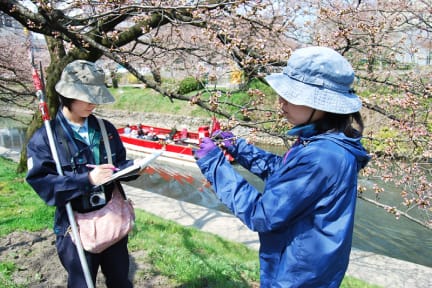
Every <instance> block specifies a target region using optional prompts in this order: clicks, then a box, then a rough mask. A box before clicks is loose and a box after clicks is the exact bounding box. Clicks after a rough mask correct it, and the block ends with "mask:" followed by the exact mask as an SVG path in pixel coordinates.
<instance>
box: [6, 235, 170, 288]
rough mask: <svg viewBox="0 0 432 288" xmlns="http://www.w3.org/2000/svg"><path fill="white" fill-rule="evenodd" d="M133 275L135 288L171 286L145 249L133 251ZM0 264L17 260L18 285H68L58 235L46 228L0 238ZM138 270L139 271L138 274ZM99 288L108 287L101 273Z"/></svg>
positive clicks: (15, 276)
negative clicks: (151, 261) (59, 255)
mask: <svg viewBox="0 0 432 288" xmlns="http://www.w3.org/2000/svg"><path fill="white" fill-rule="evenodd" d="M130 260H131V268H130V271H129V273H130V275H131V277H130V278H131V279H133V283H134V286H135V287H149V288H169V287H175V286H172V285H171V284H169V281H168V279H167V278H165V277H162V276H160V275H156V274H154V273H153V272H152V266H151V265H150V264H149V263H148V262H147V261H146V254H145V251H136V252H131V253H130ZM0 263H4V264H6V263H14V264H15V267H16V268H17V270H16V271H15V272H14V273H13V275H12V279H13V282H14V283H15V284H21V285H25V287H29V288H48V287H66V283H67V275H66V272H65V270H64V268H63V266H62V265H61V264H60V261H59V259H58V257H57V252H56V250H55V236H54V234H53V233H52V232H51V230H49V229H47V230H44V231H39V232H13V233H11V234H9V235H7V236H6V237H3V238H0ZM137 272H139V273H137ZM96 287H105V284H104V279H103V275H102V273H100V272H99V274H98V279H97V283H96Z"/></svg>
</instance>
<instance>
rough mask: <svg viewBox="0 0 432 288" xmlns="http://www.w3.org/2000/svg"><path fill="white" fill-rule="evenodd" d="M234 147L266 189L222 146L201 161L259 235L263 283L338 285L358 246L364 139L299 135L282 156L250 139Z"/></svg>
mask: <svg viewBox="0 0 432 288" xmlns="http://www.w3.org/2000/svg"><path fill="white" fill-rule="evenodd" d="M228 150H229V153H230V154H231V155H232V156H234V158H235V160H236V161H237V163H239V164H240V165H242V166H243V167H245V168H246V169H248V170H249V171H250V172H252V173H253V174H255V175H257V176H258V177H260V178H261V179H263V180H264V181H265V187H264V191H263V193H260V192H259V191H258V190H257V189H256V188H254V187H253V186H252V185H250V184H249V183H248V182H247V181H246V180H245V179H244V178H243V177H242V176H241V175H240V174H239V173H238V172H236V170H235V169H234V168H233V167H232V166H231V164H230V163H229V162H228V161H227V160H226V159H225V156H224V155H223V153H222V151H221V150H220V149H214V150H212V151H210V152H209V153H208V154H207V155H206V156H205V157H203V158H201V159H200V160H198V161H197V164H198V166H199V167H200V169H201V172H202V173H203V175H204V176H205V177H206V178H207V180H208V181H209V182H210V183H211V184H212V186H213V189H214V191H215V193H216V194H217V196H218V197H219V199H220V200H221V201H222V202H223V203H224V204H225V205H226V206H227V207H228V208H229V209H230V210H231V211H232V212H233V213H234V215H236V216H237V217H238V218H239V219H240V220H241V221H242V222H243V223H244V224H246V225H247V226H248V227H249V228H250V229H251V230H253V231H256V232H258V233H259V239H260V250H259V256H260V278H261V279H260V282H261V287H284V288H287V287H314V288H315V287H326V288H328V287H339V285H340V283H341V281H342V279H343V277H344V274H345V271H346V269H347V266H348V261H349V254H350V251H351V243H352V234H353V226H354V212H355V206H356V197H357V175H358V172H359V170H360V169H361V168H363V167H364V166H365V165H366V164H367V162H368V161H369V156H368V155H367V153H366V151H365V149H364V148H363V147H362V145H361V143H360V138H355V139H354V138H348V137H346V136H345V135H344V134H343V133H324V134H319V135H315V136H312V137H300V138H299V140H298V141H297V143H296V144H295V145H294V146H293V147H292V148H291V149H290V150H289V151H288V152H287V153H286V154H285V155H284V156H283V157H281V156H278V155H275V154H272V153H270V152H267V151H264V150H262V149H260V148H258V147H256V146H253V145H250V144H248V143H247V142H246V141H245V140H244V139H240V140H238V141H237V143H236V144H235V145H233V146H230V147H229V148H228Z"/></svg>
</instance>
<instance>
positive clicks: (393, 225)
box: [0, 122, 432, 267]
mask: <svg viewBox="0 0 432 288" xmlns="http://www.w3.org/2000/svg"><path fill="white" fill-rule="evenodd" d="M4 126H5V125H4V123H3V125H2V123H1V122H0V146H3V147H6V148H9V149H15V150H20V149H21V147H22V143H23V142H24V133H25V131H24V128H23V127H18V128H10V127H7V126H6V127H4ZM2 127H3V128H2ZM275 152H276V153H279V152H280V153H283V151H279V152H278V151H275ZM152 167H153V168H154V169H153V170H152V172H151V173H148V174H144V175H142V176H140V177H139V178H138V179H137V180H135V181H132V182H128V185H131V186H134V187H138V188H143V189H145V190H148V191H151V192H154V193H158V194H160V195H164V196H167V197H171V198H175V199H178V200H182V201H186V202H190V203H194V204H198V205H202V206H204V207H208V208H212V209H217V210H220V211H223V212H228V213H229V211H228V210H227V208H226V207H225V206H224V205H223V204H221V203H220V202H219V200H218V199H217V198H216V196H215V194H214V192H213V190H212V188H211V187H210V185H209V184H208V183H207V182H206V181H205V179H204V178H203V177H202V175H201V173H200V171H199V169H198V168H197V167H195V166H185V165H176V164H172V163H166V162H162V161H156V162H154V164H153V166H152ZM235 167H236V170H237V171H238V172H239V173H240V174H242V175H243V176H244V177H245V178H246V179H247V180H248V182H249V183H250V184H252V185H253V186H254V187H256V188H257V189H258V190H260V191H262V189H263V182H262V181H261V180H260V179H259V178H257V177H255V176H254V175H252V174H251V173H249V172H248V171H246V170H245V169H243V168H242V167H240V166H238V165H236V166H235ZM359 181H360V184H362V185H365V186H369V187H372V185H373V184H374V182H371V181H370V180H367V179H360V180H359ZM385 191H386V192H385V197H384V198H385V200H386V201H389V203H398V202H400V200H399V197H400V196H399V192H398V191H396V190H395V189H393V190H392V187H386V190H385ZM369 197H371V198H373V197H374V196H373V195H369ZM353 247H354V248H357V249H361V250H364V251H370V252H374V253H378V254H382V255H386V256H389V257H394V258H398V259H402V260H406V261H409V262H413V263H417V264H421V265H425V266H429V267H432V231H430V230H429V229H426V228H424V227H422V226H421V225H418V224H416V223H413V222H411V221H409V220H406V219H405V218H400V219H396V218H395V217H394V216H392V215H390V214H388V213H387V212H385V211H384V210H383V209H382V208H378V207H376V206H374V205H372V204H369V203H367V202H365V201H362V200H360V199H358V200H357V211H356V219H355V227H354V239H353Z"/></svg>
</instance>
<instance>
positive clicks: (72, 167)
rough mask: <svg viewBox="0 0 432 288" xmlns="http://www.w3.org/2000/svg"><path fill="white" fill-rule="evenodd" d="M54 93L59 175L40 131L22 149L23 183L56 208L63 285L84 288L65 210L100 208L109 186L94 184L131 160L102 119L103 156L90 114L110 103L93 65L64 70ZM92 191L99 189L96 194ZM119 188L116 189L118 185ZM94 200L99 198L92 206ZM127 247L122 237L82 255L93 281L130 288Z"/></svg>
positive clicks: (97, 129)
mask: <svg viewBox="0 0 432 288" xmlns="http://www.w3.org/2000/svg"><path fill="white" fill-rule="evenodd" d="M55 88H56V90H57V92H58V93H59V94H60V102H61V106H60V108H59V110H58V113H57V115H56V117H55V119H53V121H51V126H52V131H53V134H54V136H55V137H54V138H55V141H56V142H55V144H56V147H57V151H58V154H59V162H60V164H61V167H62V171H63V174H64V175H59V173H57V171H56V164H55V162H54V159H53V156H52V154H51V151H50V148H49V143H48V135H47V131H46V129H45V127H42V128H40V129H39V130H38V131H37V132H36V133H35V134H34V135H33V137H32V138H31V139H30V142H29V144H28V146H27V152H28V161H27V163H28V174H27V177H26V180H27V182H28V183H29V184H30V185H31V186H32V187H33V189H34V190H35V191H36V192H37V193H38V194H39V196H40V197H41V198H42V199H43V200H44V201H45V202H46V203H47V204H48V205H51V206H56V211H55V218H54V232H55V234H56V247H57V252H58V255H59V258H60V261H61V263H62V265H63V266H64V268H65V269H66V271H67V272H68V280H67V283H68V284H67V286H68V287H76V288H83V287H87V285H86V280H85V275H84V273H83V270H82V267H81V263H80V258H79V255H78V253H77V249H76V246H75V244H74V243H73V242H72V239H71V235H70V233H68V228H69V226H70V223H69V219H68V216H67V212H66V209H65V205H66V203H68V202H70V203H71V204H72V208H73V210H74V211H77V212H81V213H87V212H90V211H96V210H98V209H100V208H102V207H103V206H104V205H106V203H107V202H108V201H109V200H110V198H111V195H112V191H113V189H114V188H113V186H114V184H113V183H112V182H110V183H109V184H107V185H102V186H99V184H101V183H104V182H105V181H106V180H107V179H109V178H110V177H111V175H112V174H113V170H114V169H115V167H117V168H120V169H123V168H126V167H128V166H130V165H132V164H133V160H127V159H126V150H125V148H124V146H123V143H122V141H121V140H120V137H119V135H118V133H117V130H116V128H115V127H114V125H113V124H111V123H110V122H108V121H106V120H103V121H104V125H105V127H106V131H107V135H108V139H109V145H110V146H109V147H110V149H111V155H107V151H106V149H105V146H104V143H103V137H102V132H101V128H100V126H99V125H98V121H97V119H96V117H95V116H94V115H93V114H92V113H93V110H94V109H95V108H96V107H97V105H100V104H108V103H112V102H114V100H115V99H114V97H113V96H112V95H111V93H110V92H109V91H108V89H107V88H106V87H105V75H104V72H103V70H102V69H100V68H99V67H97V66H96V65H95V63H93V62H89V61H85V60H76V61H74V62H72V63H70V64H68V65H67V66H66V67H65V68H64V70H63V73H62V75H61V79H60V81H59V82H58V83H57V85H56V86H55ZM108 157H111V158H112V164H108ZM89 167H93V168H89ZM136 177H137V176H132V177H131V178H128V179H122V180H126V181H127V180H133V179H135V178H136ZM95 187H102V188H101V190H98V191H96V190H95ZM119 187H120V188H119V189H120V190H122V189H121V185H119ZM94 195H97V196H98V197H99V198H97V199H98V201H97V202H96V201H95V200H94V199H96V198H94ZM99 200H100V201H99ZM127 242H128V237H127V236H126V237H124V238H123V239H121V240H119V241H118V242H116V243H114V244H113V245H112V246H110V247H108V248H106V249H105V250H103V251H102V252H100V253H91V252H87V251H85V252H84V253H85V258H86V259H87V264H88V267H89V270H90V274H91V278H92V280H93V282H95V281H96V276H97V272H98V269H99V268H101V270H102V272H103V274H104V276H105V281H106V285H107V287H112V288H114V287H116V288H118V287H122V288H123V287H125V288H127V287H132V283H131V281H130V280H129V279H128V272H129V255H128V248H127Z"/></svg>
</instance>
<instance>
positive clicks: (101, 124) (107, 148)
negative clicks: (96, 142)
mask: <svg viewBox="0 0 432 288" xmlns="http://www.w3.org/2000/svg"><path fill="white" fill-rule="evenodd" d="M95 117H96V116H95ZM96 119H97V121H98V123H99V127H100V129H101V133H102V138H103V140H104V145H105V151H106V153H107V158H108V163H109V164H112V155H111V147H110V145H109V140H108V134H107V131H106V127H105V123H104V121H103V120H102V119H101V118H99V117H96ZM114 184H115V185H116V186H117V188H118V189H119V191H120V193H121V194H122V196H123V198H124V199H127V197H126V193H125V192H124V190H123V187H122V185H120V183H118V182H117V180H116V181H114Z"/></svg>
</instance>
